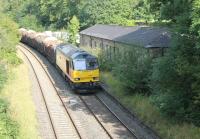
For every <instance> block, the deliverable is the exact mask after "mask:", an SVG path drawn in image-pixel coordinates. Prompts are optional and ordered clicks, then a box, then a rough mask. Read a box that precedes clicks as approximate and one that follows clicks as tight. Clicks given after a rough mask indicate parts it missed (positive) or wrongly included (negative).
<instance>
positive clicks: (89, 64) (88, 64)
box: [73, 58, 98, 70]
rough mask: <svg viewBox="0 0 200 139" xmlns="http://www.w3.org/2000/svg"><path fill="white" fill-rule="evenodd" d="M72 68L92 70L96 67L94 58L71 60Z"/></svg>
mask: <svg viewBox="0 0 200 139" xmlns="http://www.w3.org/2000/svg"><path fill="white" fill-rule="evenodd" d="M73 65H74V70H94V69H97V68H98V62H97V59H96V58H90V59H76V60H73Z"/></svg>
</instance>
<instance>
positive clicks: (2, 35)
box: [0, 9, 20, 138]
mask: <svg viewBox="0 0 200 139" xmlns="http://www.w3.org/2000/svg"><path fill="white" fill-rule="evenodd" d="M0 19H1V20H0V93H1V94H2V89H3V87H4V86H5V83H6V82H7V79H8V74H9V73H8V71H9V67H10V66H13V65H18V64H19V63H20V60H19V59H18V58H17V56H16V49H15V45H16V44H17V42H18V40H19V37H18V33H17V28H18V26H17V24H16V23H15V22H13V21H12V19H10V18H9V17H7V16H6V15H4V14H3V13H1V9H0ZM17 135H18V125H17V123H16V122H14V121H13V120H12V119H11V117H10V114H9V104H8V102H7V100H5V99H3V98H2V97H0V138H16V137H17Z"/></svg>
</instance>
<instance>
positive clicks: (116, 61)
mask: <svg viewBox="0 0 200 139" xmlns="http://www.w3.org/2000/svg"><path fill="white" fill-rule="evenodd" d="M106 53H107V52H103V53H102V54H100V56H99V59H100V60H99V61H100V68H101V69H102V70H104V71H112V73H113V75H115V76H116V78H117V79H119V80H120V81H121V84H122V86H123V88H125V89H126V90H127V91H128V92H134V93H142V94H150V88H149V78H148V77H149V74H150V72H151V63H152V62H151V61H152V59H151V57H150V56H149V54H148V52H147V51H146V49H143V48H139V47H137V46H135V47H133V48H129V49H128V48H126V51H124V52H123V51H121V52H120V53H118V54H116V55H115V56H112V57H110V56H108V55H107V54H106Z"/></svg>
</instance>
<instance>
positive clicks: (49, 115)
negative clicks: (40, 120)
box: [18, 47, 58, 139]
mask: <svg viewBox="0 0 200 139" xmlns="http://www.w3.org/2000/svg"><path fill="white" fill-rule="evenodd" d="M18 48H19V47H18ZM19 50H20V52H22V54H23V55H24V56H25V57H26V59H27V60H28V62H29V64H30V65H31V68H32V69H33V72H34V75H35V77H36V80H37V82H38V85H39V88H40V91H41V94H42V98H43V101H44V104H45V107H46V110H47V113H48V117H49V120H50V123H51V126H52V129H53V132H54V136H55V138H56V139H57V138H58V137H57V135H56V131H55V128H54V125H53V121H52V118H51V114H50V112H49V108H48V106H47V102H46V99H45V97H44V92H43V90H42V87H41V84H40V81H39V78H38V76H37V74H36V71H35V69H34V67H33V64H32V63H31V61H30V59H29V58H28V56H27V55H26V54H25V52H24V51H23V50H22V49H21V48H19Z"/></svg>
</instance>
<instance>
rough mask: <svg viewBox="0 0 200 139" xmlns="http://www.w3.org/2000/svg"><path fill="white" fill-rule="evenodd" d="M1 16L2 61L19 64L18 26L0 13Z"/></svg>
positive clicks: (0, 43)
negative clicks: (17, 50) (17, 53)
mask: <svg viewBox="0 0 200 139" xmlns="http://www.w3.org/2000/svg"><path fill="white" fill-rule="evenodd" d="M0 18H1V20H0V36H1V37H0V61H5V62H7V63H10V64H19V63H20V60H19V58H18V57H17V55H16V48H15V46H16V44H17V43H18V41H19V35H18V26H17V24H16V23H15V22H13V21H12V20H11V19H10V18H8V17H7V16H5V15H3V14H0Z"/></svg>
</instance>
